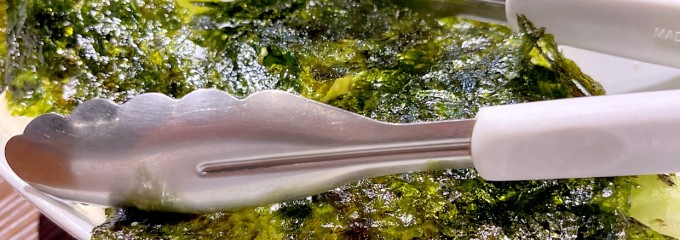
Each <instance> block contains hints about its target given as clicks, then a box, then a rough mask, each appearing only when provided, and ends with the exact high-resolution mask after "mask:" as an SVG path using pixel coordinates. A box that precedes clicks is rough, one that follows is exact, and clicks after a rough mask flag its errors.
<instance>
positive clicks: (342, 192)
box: [4, 0, 664, 239]
mask: <svg viewBox="0 0 680 240" xmlns="http://www.w3.org/2000/svg"><path fill="white" fill-rule="evenodd" d="M7 6H8V10H7V12H8V15H7V21H8V22H7V26H8V27H7V30H8V33H7V42H8V45H7V52H8V53H7V54H8V57H7V59H6V60H7V62H6V64H5V68H4V70H5V80H4V83H5V85H6V86H7V98H8V99H9V100H10V104H11V105H10V107H11V109H12V111H13V113H14V114H17V115H28V116H33V115H37V114H41V113H44V112H59V113H68V112H69V111H70V110H71V109H73V107H74V106H77V105H78V104H79V103H81V102H82V101H84V100H87V99H91V98H107V99H111V100H114V101H116V102H125V101H126V100H128V99H129V98H131V97H133V96H135V95H138V94H141V93H144V92H161V93H164V94H167V95H169V96H172V97H182V96H183V95H185V94H187V93H189V92H191V91H193V90H195V89H199V88H217V89H221V90H224V91H227V92H229V93H231V94H233V95H235V96H237V97H245V96H247V95H249V94H252V93H254V92H256V91H259V90H264V89H281V90H285V91H289V92H293V93H297V94H300V95H302V96H305V97H307V98H311V99H314V100H318V101H322V102H325V103H328V104H331V105H334V106H337V107H340V108H343V109H346V110H349V111H352V112H356V113H359V114H362V115H365V116H368V117H371V118H374V119H377V120H381V121H387V122H417V121H432V120H444V119H460V118H471V117H474V114H475V112H476V111H477V110H478V109H479V108H480V107H482V106H489V105H498V104H513V103H519V102H527V101H537V100H546V99H555V98H567V97H581V96H587V95H599V94H603V93H604V92H603V91H602V89H601V87H600V86H599V85H598V84H597V83H595V82H594V81H593V80H592V79H590V78H589V77H588V76H586V75H584V74H583V73H581V72H580V70H579V69H578V67H577V66H576V65H574V63H573V62H571V61H570V60H568V59H565V58H563V57H562V55H561V54H560V53H559V51H558V50H557V46H556V45H555V43H554V41H553V39H552V36H551V35H550V34H547V33H545V31H544V29H542V28H537V27H535V26H533V25H532V24H531V23H530V22H529V21H528V20H527V19H525V18H523V17H521V16H519V19H520V22H522V26H521V27H522V29H521V32H520V33H512V32H511V31H510V30H509V29H507V28H506V27H503V26H499V25H494V24H487V23H480V22H475V21H470V20H464V19H458V18H454V17H443V18H442V17H439V18H435V17H432V16H428V15H427V14H424V13H419V12H414V11H412V10H410V9H406V8H402V7H400V6H397V5H394V4H392V3H391V2H388V1H378V0H375V1H373V0H350V1H343V0H309V1H306V0H250V1H233V2H232V1H230V2H220V1H199V2H190V1H186V0H178V1H177V2H175V1H172V0H94V1H84V0H78V1H70V0H45V1H38V0H26V1H17V0H11V1H7ZM225 124H228V123H225ZM311 130H315V131H323V129H311ZM633 180H634V178H596V179H570V180H548V181H525V182H486V181H484V180H483V179H480V178H479V177H478V176H477V175H476V173H475V172H474V170H471V169H458V170H455V169H452V170H446V171H431V172H420V173H405V174H398V175H391V176H385V177H378V178H372V179H365V180H361V181H358V182H356V183H353V184H349V185H346V186H342V187H339V188H336V189H332V190H329V191H328V192H326V193H322V194H319V195H316V196H310V197H307V198H303V199H297V200H293V201H289V202H282V203H275V204H271V205H268V206H260V207H255V208H248V209H239V210H232V211H224V212H217V213H210V214H198V215H187V214H174V213H160V212H145V211H142V210H138V209H130V208H115V209H109V211H108V214H109V217H108V221H107V222H106V223H105V224H103V225H102V226H99V227H97V228H96V229H95V230H94V232H93V238H95V239H452V238H453V239H457V238H460V239H470V238H479V239H504V238H512V239H518V238H522V239H524V238H529V239H549V238H559V239H629V238H634V239H637V238H664V237H663V236H661V235H659V234H657V233H655V232H653V231H651V230H649V229H648V228H647V227H645V226H643V225H642V224H639V223H637V222H636V221H635V220H634V219H632V218H629V217H627V216H626V213H627V209H628V207H629V206H628V198H629V195H630V191H631V188H632V187H633V186H634V183H633V182H634V181H633Z"/></svg>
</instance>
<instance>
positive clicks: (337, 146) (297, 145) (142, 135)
mask: <svg viewBox="0 0 680 240" xmlns="http://www.w3.org/2000/svg"><path fill="white" fill-rule="evenodd" d="M679 110H680V91H666V92H654V93H639V94H628V95H616V96H605V97H588V98H577V99H566V100H553V101H544V102H535V103H524V104H515V105H507V106H496V107H486V108H482V109H481V110H480V111H479V113H478V115H477V117H476V119H470V120H460V121H437V122H423V123H413V124H391V123H384V122H378V121H375V120H371V119H369V118H366V117H363V116H360V115H357V114H354V113H351V112H347V111H344V110H341V109H338V108H334V107H332V106H328V105H325V104H321V103H318V102H315V101H312V100H308V99H304V98H302V97H299V96H296V95H293V94H290V93H286V92H282V91H263V92H258V93H256V94H253V95H252V96H250V97H248V98H246V99H244V100H238V99H236V98H234V97H232V96H231V95H229V94H227V93H225V92H222V91H218V90H198V91H194V92H193V93H190V94H189V95H187V96H185V97H184V98H182V99H178V100H175V99H171V98H169V97H166V96H164V95H161V94H143V95H140V96H138V97H135V98H133V99H131V100H130V101H129V102H127V103H125V104H122V105H116V104H114V103H113V102H111V101H108V100H101V99H97V100H91V101H87V102H85V103H83V104H81V105H80V106H78V107H77V108H76V109H75V110H74V111H73V112H72V114H71V115H70V116H66V117H64V116H60V115H57V114H46V115H42V116H40V117H38V118H36V119H35V120H33V121H32V122H31V123H30V124H29V125H28V126H27V127H26V129H25V131H24V133H23V135H18V136H14V137H13V138H12V139H10V141H9V142H8V143H7V145H6V149H5V154H6V158H7V161H8V163H9V165H10V166H11V168H12V169H13V170H14V171H15V172H16V173H17V175H18V176H19V177H21V178H22V179H23V180H25V181H26V182H27V183H29V184H30V185H31V186H33V187H35V188H37V189H39V190H41V191H44V192H46V193H49V194H52V195H54V196H57V197H59V198H63V199H68V200H75V201H82V202H89V203H96V204H102V205H118V206H135V207H138V208H142V209H147V210H164V211H178V212H209V211H216V210H224V209H227V208H237V207H244V206H254V205H261V204H265V203H271V202H277V201H283V200H289V199H293V198H298V197H303V196H309V195H312V194H316V193H319V192H323V191H326V190H328V189H331V188H334V187H337V186H340V185H342V184H346V183H350V182H352V181H356V180H359V179H362V178H368V177H374V176H380V175H386V174H393V173H402V172H409V171H424V170H432V169H449V168H468V167H474V168H476V170H477V171H478V172H479V174H480V175H481V176H482V177H484V178H486V179H488V180H531V179H554V178H578V177H600V176H620V175H639V174H653V173H667V172H679V171H680V160H679V159H678V157H679V156H680V137H678V136H680V111H679Z"/></svg>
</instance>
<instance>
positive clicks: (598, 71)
mask: <svg viewBox="0 0 680 240" xmlns="http://www.w3.org/2000/svg"><path fill="white" fill-rule="evenodd" d="M562 50H563V52H564V54H565V55H566V56H567V57H569V58H571V59H573V60H574V61H576V63H577V64H579V66H581V68H582V70H583V71H584V72H585V73H587V74H589V75H590V76H592V77H593V78H594V79H595V80H597V81H599V82H600V83H602V85H603V86H604V88H605V89H606V90H607V92H608V94H620V93H629V92H639V91H656V90H667V89H680V69H673V68H668V67H662V66H656V65H651V64H646V63H640V62H636V61H630V60H627V59H622V58H617V57H612V56H607V55H602V54H598V53H593V52H588V51H584V50H580V49H575V48H569V47H563V48H562ZM0 98H1V99H0V144H1V145H2V146H3V147H2V149H3V154H2V156H0V158H1V160H0V177H2V178H4V179H5V180H7V181H8V182H9V183H10V185H12V187H14V188H15V189H16V190H17V191H18V192H19V193H21V194H22V195H24V196H25V197H26V198H27V199H28V200H29V201H31V202H32V203H33V204H35V205H36V206H37V207H38V208H39V209H40V210H41V211H42V212H43V213H44V214H45V215H46V216H47V217H49V218H50V219H52V220H53V221H54V222H55V223H57V224H58V225H60V226H61V227H63V228H64V229H65V230H66V231H68V232H69V233H71V234H72V235H73V236H75V237H77V238H78V239H90V232H91V231H92V228H93V227H94V226H96V225H99V224H101V223H103V221H104V213H103V208H102V207H98V206H85V205H82V204H75V203H71V202H67V201H62V200H59V199H56V198H54V197H51V196H48V195H46V194H44V193H42V192H39V191H37V190H35V189H33V188H31V187H30V186H28V185H27V184H26V183H25V182H23V181H22V180H21V179H19V177H17V176H16V175H15V174H14V173H13V172H12V171H11V169H10V168H9V166H8V165H7V161H6V160H5V156H4V148H5V147H4V146H5V144H6V143H7V140H9V138H10V137H11V136H13V135H15V134H18V133H21V131H22V130H23V128H24V127H25V125H26V124H27V123H28V121H29V120H30V119H28V118H21V117H20V118H17V117H11V116H10V115H9V113H8V112H7V110H6V109H7V106H6V102H5V97H4V94H3V95H0Z"/></svg>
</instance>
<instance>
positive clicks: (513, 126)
mask: <svg viewBox="0 0 680 240" xmlns="http://www.w3.org/2000/svg"><path fill="white" fill-rule="evenodd" d="M472 159H473V162H474V165H475V168H476V169H477V170H478V172H479V174H480V175H481V176H482V177H484V178H485V179H488V180H499V181H501V180H531V179H557V178H577V177H604V176H626V175H641V174H655V173H671V172H680V91H679V90H674V91H664V92H649V93H635V94H625V95H614V96H601V97H584V98H573V99H563V100H554V101H544V102H534V103H524V104H516V105H505V106H496V107H486V108H482V109H481V110H480V111H479V113H478V114H477V122H476V123H475V127H474V130H473V133H472Z"/></svg>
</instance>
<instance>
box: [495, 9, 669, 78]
mask: <svg viewBox="0 0 680 240" xmlns="http://www.w3.org/2000/svg"><path fill="white" fill-rule="evenodd" d="M506 14H507V17H508V21H509V23H510V25H511V26H512V27H513V28H515V29H517V16H516V14H524V15H526V16H527V17H528V18H529V19H530V20H531V21H532V22H534V23H536V25H538V26H543V27H546V29H547V31H548V32H551V33H553V34H554V35H555V40H556V41H557V42H558V43H560V44H566V45H571V46H574V47H579V48H583V49H588V50H593V51H597V52H602V53H607V54H611V55H616V56H620V57H625V58H630V59H635V60H639V61H643V62H649V63H655V64H660V65H666V66H670V67H674V68H680V0H507V1H506Z"/></svg>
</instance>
